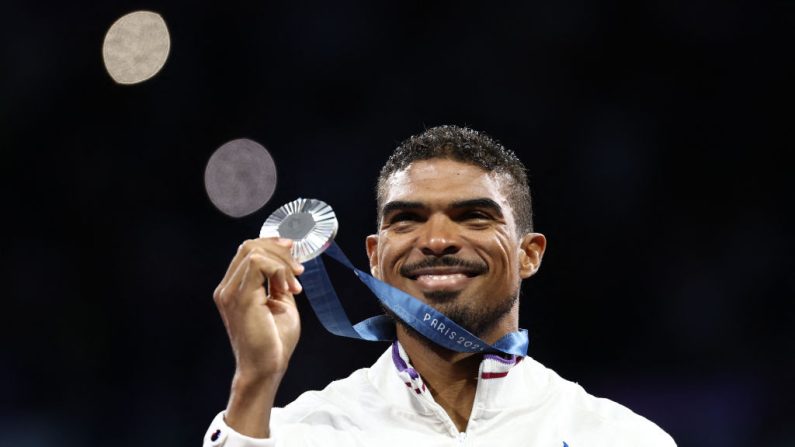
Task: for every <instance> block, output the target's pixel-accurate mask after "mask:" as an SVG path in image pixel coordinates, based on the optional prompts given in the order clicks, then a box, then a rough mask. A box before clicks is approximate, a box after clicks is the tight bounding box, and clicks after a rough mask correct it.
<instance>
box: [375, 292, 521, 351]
mask: <svg viewBox="0 0 795 447" xmlns="http://www.w3.org/2000/svg"><path fill="white" fill-rule="evenodd" d="M458 295H459V292H448V291H436V292H430V293H426V294H424V296H425V298H426V300H427V301H428V304H429V305H430V306H431V307H433V308H434V309H436V310H437V311H439V312H441V313H442V314H444V315H445V316H446V317H447V318H449V319H451V320H453V321H455V322H456V323H458V325H459V326H461V327H463V328H464V329H466V330H467V331H469V332H470V333H472V334H473V335H475V336H477V337H478V338H482V337H483V335H484V334H486V333H487V332H489V331H490V330H491V329H493V328H494V327H495V326H496V325H497V324H498V323H499V322H500V321H501V320H502V319H503V318H504V317H505V315H506V314H507V313H509V312H510V311H511V309H513V306H514V305H515V304H516V301H517V300H518V299H519V289H518V288H517V289H516V290H515V291H514V292H513V293H511V294H510V295H508V296H505V297H502V298H500V299H498V300H495V301H492V302H491V303H489V304H491V305H490V306H474V305H472V304H464V303H459V302H456V300H455V298H457V297H458ZM382 307H383V309H384V312H385V313H386V314H387V315H388V316H390V317H391V318H392V319H393V320H394V321H395V323H396V324H398V325H400V326H401V327H402V328H404V329H405V330H406V333H407V334H409V335H410V336H411V337H412V338H414V339H416V340H419V341H421V342H422V343H423V344H425V345H426V346H428V347H436V346H438V345H436V344H435V343H434V342H433V341H431V340H430V339H428V338H426V337H425V336H424V335H422V334H420V333H419V332H417V331H416V330H415V329H414V328H413V327H411V326H409V325H408V324H406V323H405V322H404V321H403V320H401V319H400V317H398V316H397V315H395V314H394V313H393V312H392V311H391V310H389V309H387V308H386V307H384V306H382Z"/></svg>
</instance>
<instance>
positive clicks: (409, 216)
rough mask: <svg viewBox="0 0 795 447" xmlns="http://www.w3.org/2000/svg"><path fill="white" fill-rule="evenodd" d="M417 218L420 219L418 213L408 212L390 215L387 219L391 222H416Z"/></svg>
mask: <svg viewBox="0 0 795 447" xmlns="http://www.w3.org/2000/svg"><path fill="white" fill-rule="evenodd" d="M419 220H420V216H419V214H417V213H409V212H404V213H398V214H395V215H394V216H392V217H391V218H390V219H389V221H390V222H392V223H397V222H412V221H413V222H417V221H419Z"/></svg>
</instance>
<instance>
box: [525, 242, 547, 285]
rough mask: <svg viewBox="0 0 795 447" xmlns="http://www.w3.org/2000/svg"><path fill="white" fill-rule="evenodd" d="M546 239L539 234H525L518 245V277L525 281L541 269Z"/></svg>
mask: <svg viewBox="0 0 795 447" xmlns="http://www.w3.org/2000/svg"><path fill="white" fill-rule="evenodd" d="M546 248H547V238H546V237H545V236H544V235H543V234H541V233H527V234H525V235H524V237H523V238H522V240H521V242H520V243H519V250H520V252H519V275H520V276H521V277H522V279H527V278H529V277H531V276H533V275H535V273H536V272H537V271H538V269H539V268H540V267H541V259H542V258H543V257H544V250H546Z"/></svg>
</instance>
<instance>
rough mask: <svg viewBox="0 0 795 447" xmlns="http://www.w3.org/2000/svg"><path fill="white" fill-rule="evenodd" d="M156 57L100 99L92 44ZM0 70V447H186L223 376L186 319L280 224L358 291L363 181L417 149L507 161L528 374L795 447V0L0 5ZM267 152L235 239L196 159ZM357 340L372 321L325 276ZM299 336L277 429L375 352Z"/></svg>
mask: <svg viewBox="0 0 795 447" xmlns="http://www.w3.org/2000/svg"><path fill="white" fill-rule="evenodd" d="M138 9H151V10H154V11H157V12H158V13H160V14H162V15H163V17H164V19H165V20H166V22H167V24H168V26H169V31H170V34H171V39H172V46H171V54H170V56H169V59H168V61H167V63H166V65H165V67H164V68H163V70H162V71H161V72H160V74H159V75H158V76H156V77H155V78H153V79H151V80H149V81H147V82H144V83H142V84H139V85H134V86H121V85H117V84H115V83H114V82H113V81H112V80H111V79H110V77H109V76H108V75H107V73H106V71H105V69H104V67H103V62H102V52H101V46H102V41H103V38H104V34H105V32H106V31H107V29H108V27H109V26H110V25H111V24H112V23H113V22H114V21H115V20H116V19H117V18H119V17H120V16H122V15H123V14H126V13H128V12H131V11H134V10H138ZM0 17H2V26H0V38H1V39H2V40H1V41H2V47H1V48H2V53H0V150H1V151H2V152H1V153H2V161H1V162H0V166H2V193H3V194H2V199H3V218H2V220H3V227H2V228H3V232H2V239H1V241H2V242H0V243H1V244H2V245H1V246H0V248H2V265H1V267H2V269H1V270H0V271H2V282H1V283H0V284H1V285H2V291H3V303H4V304H5V305H4V309H3V312H2V324H0V327H1V328H2V329H0V330H2V332H1V333H0V335H2V340H3V342H2V352H1V353H0V354H2V356H1V357H0V402H2V405H1V406H0V411H1V412H2V413H1V414H0V416H1V417H0V433H2V434H1V435H0V444H2V445H9V446H10V445H13V446H85V445H119V446H139V445H151V446H160V445H162V446H174V445H185V446H190V445H199V444H200V442H201V437H202V435H203V433H204V430H205V429H206V427H207V425H208V424H209V422H210V420H211V419H212V417H213V416H214V415H215V414H216V413H217V412H218V411H220V410H221V409H223V408H224V406H225V403H226V399H227V396H228V388H229V383H230V378H231V376H232V373H233V369H234V364H233V358H232V356H231V352H230V349H229V346H228V342H227V340H226V335H225V331H224V328H223V326H222V323H221V321H220V319H219V317H218V315H217V312H216V310H215V307H214V304H213V302H212V299H211V294H212V291H213V289H214V288H215V286H216V284H217V283H218V281H219V280H220V279H221V277H222V276H223V273H224V271H225V269H226V265H227V263H228V262H229V260H230V259H231V257H232V255H233V254H234V252H235V250H236V248H237V246H238V244H239V243H240V242H241V241H242V240H244V239H246V238H251V237H255V236H256V235H257V234H258V231H259V227H260V225H261V223H262V221H263V220H264V219H265V217H267V215H268V214H269V213H270V212H271V211H272V210H273V209H274V208H275V207H277V206H279V205H281V204H282V203H285V202H287V201H289V200H292V199H294V198H296V197H299V196H301V197H316V198H319V199H322V200H324V201H327V202H329V203H331V204H332V205H333V206H334V208H335V210H336V212H337V215H338V217H339V219H340V221H341V230H340V233H339V236H338V238H337V241H338V242H339V243H340V245H341V246H342V247H344V248H345V249H346V251H347V253H348V255H349V256H350V257H351V258H352V260H353V261H354V263H355V264H357V265H359V266H360V267H364V266H366V258H365V255H364V241H363V240H364V236H365V235H366V234H368V232H370V231H372V230H373V229H374V228H375V209H374V208H375V200H374V195H373V192H372V190H373V186H374V183H375V180H376V175H377V171H378V169H379V168H380V166H381V164H382V163H383V162H384V161H385V159H386V157H387V156H388V154H389V153H390V152H391V150H392V149H393V148H394V147H395V146H396V145H397V143H398V142H399V141H401V140H402V139H403V138H405V137H408V136H409V135H411V134H414V133H417V132H420V131H422V130H423V129H424V128H426V127H430V126H434V125H438V124H447V123H450V124H459V125H468V126H471V127H473V128H475V129H479V130H483V131H486V132H488V133H489V134H492V135H493V136H495V137H496V138H498V139H499V140H501V141H502V142H503V143H504V144H505V145H506V146H507V147H509V148H512V149H513V150H515V151H516V152H517V153H518V154H519V155H520V157H521V158H522V159H523V160H524V162H525V163H526V164H527V166H528V168H529V170H530V173H531V181H532V187H533V194H534V200H535V202H534V206H535V216H536V226H537V229H538V230H539V231H541V232H543V233H545V234H546V235H547V237H548V239H549V247H548V251H547V255H546V257H545V261H544V265H543V268H542V269H541V271H540V273H539V274H538V275H537V276H536V277H534V278H533V279H531V280H529V281H528V282H527V283H526V284H525V287H524V297H523V301H522V326H523V327H526V328H528V329H529V331H530V333H531V337H532V342H531V348H530V355H532V356H533V357H534V358H536V359H538V360H539V361H541V362H543V363H544V364H546V365H547V366H549V367H551V368H553V369H555V370H556V371H557V372H558V373H560V374H561V375H562V376H563V377H565V378H568V379H570V380H574V381H577V382H579V383H580V384H582V385H583V386H584V387H585V388H586V389H587V390H588V391H590V392H591V393H592V394H596V395H598V396H605V397H608V398H611V399H613V400H616V401H618V402H620V403H623V404H625V405H627V406H628V407H630V408H631V409H633V410H634V411H636V412H637V413H640V414H641V415H644V416H646V417H648V418H650V419H652V420H653V421H655V422H656V423H658V424H659V425H660V426H661V427H662V428H663V429H665V430H666V431H668V432H669V433H670V434H671V435H672V436H673V437H674V438H675V439H676V440H677V442H678V443H679V444H680V445H682V446H691V445H692V446H695V445H700V446H701V445H715V446H723V447H730V446H756V445H759V446H762V445H764V446H792V445H795V428H793V427H795V425H793V423H792V420H793V416H795V398H794V397H793V395H794V394H793V385H792V381H793V377H795V366H794V364H793V363H794V362H793V358H795V336H794V335H793V328H792V325H793V320H795V318H794V316H795V315H794V314H795V312H794V309H793V308H794V307H795V306H794V305H793V296H795V294H793V289H795V278H793V275H792V273H791V272H790V270H791V268H792V265H793V264H792V257H791V256H790V253H791V252H792V249H793V237H792V231H791V226H790V225H791V223H792V221H791V219H790V218H789V207H790V204H791V200H790V199H791V185H790V183H791V179H792V167H791V166H792V165H791V164H789V163H788V162H787V161H786V160H789V158H790V157H789V156H790V152H792V149H793V144H792V141H793V139H792V117H793V114H792V104H793V103H792V101H791V100H792V95H791V89H790V88H789V87H790V83H791V82H792V81H793V74H795V73H793V70H792V69H791V67H790V63H791V62H792V54H793V37H795V36H793V34H795V33H793V25H794V24H795V20H793V18H794V17H795V3H793V2H791V1H778V2H737V3H733V2H722V1H690V2H669V1H657V2H654V1H641V2H637V1H625V2H620V1H603V2H583V1H576V0H574V1H569V0H566V1H556V2H532V3H531V2H522V3H512V4H502V3H498V2H494V4H492V3H488V4H487V3H486V2H482V3H481V4H480V5H477V6H468V5H464V4H461V3H458V2H455V3H453V2H423V3H419V4H416V3H410V2H373V1H371V2H346V1H342V2H315V3H314V4H311V3H304V4H300V5H298V4H291V5H286V4H276V3H270V2H252V3H244V2H239V1H236V0H228V1H224V2H203V3H196V2H151V1H149V2H147V1H144V2H87V1H77V2H54V1H50V2H33V1H30V2H22V1H12V2H10V3H9V2H6V3H4V4H3V6H2V12H1V13H0ZM240 137H247V138H251V139H254V140H256V141H258V142H260V143H262V144H263V145H265V146H266V147H267V148H268V149H269V150H270V152H271V154H272V155H273V157H274V159H275V160H276V164H277V167H278V171H279V184H278V187H277V190H276V194H275V196H274V197H273V199H272V200H271V202H270V203H269V204H268V205H267V206H266V207H265V208H263V209H262V210H260V211H259V212H257V213H255V214H253V215H251V216H249V217H245V218H242V219H232V218H229V217H226V216H225V215H223V214H221V213H220V212H218V211H217V210H216V209H215V208H214V207H213V206H212V204H211V203H210V202H209V200H208V199H207V196H206V193H205V191H204V185H203V175H204V167H205V164H206V162H207V160H208V158H209V157H210V155H211V154H212V152H213V151H214V150H215V148H217V147H218V146H220V145H221V144H223V143H225V142H226V141H229V140H231V139H234V138H240ZM333 275H334V280H335V284H336V285H337V290H338V292H339V293H340V295H342V296H344V300H345V305H346V306H347V308H348V309H349V310H350V313H351V314H352V316H353V317H357V318H362V317H365V316H369V315H370V314H374V313H375V312H377V311H378V307H377V306H376V305H375V303H374V299H373V298H372V297H371V296H370V295H369V294H368V293H365V291H364V289H363V287H361V286H360V285H359V284H357V283H355V279H353V277H352V275H350V274H349V273H343V272H339V273H333ZM299 301H300V307H301V311H302V319H303V335H302V339H301V342H300V344H299V346H298V349H297V352H296V353H295V356H294V358H293V361H292V364H291V369H290V372H289V375H288V377H287V379H286V380H285V382H284V384H283V386H282V389H281V391H280V396H279V398H278V401H279V403H281V404H284V403H286V402H289V401H290V400H292V399H293V398H294V397H296V396H297V395H298V394H299V393H300V392H301V391H303V390H307V389H316V388H320V387H323V386H324V385H325V384H326V383H328V382H329V380H331V379H334V378H339V377H343V376H345V375H347V374H348V373H349V372H350V371H352V370H353V369H354V368H357V367H362V366H366V365H369V364H370V363H371V362H372V361H373V360H374V359H375V358H376V357H377V356H378V354H379V353H380V352H381V351H382V350H383V349H384V348H385V346H384V345H381V344H368V343H366V342H358V341H353V340H348V339H341V338H335V337H332V336H330V335H327V334H326V333H324V332H323V330H322V329H321V328H320V326H319V323H318V322H317V320H316V318H315V316H314V315H313V314H312V313H311V311H310V310H309V309H308V307H307V306H306V305H305V304H306V303H305V302H304V301H303V300H301V299H299Z"/></svg>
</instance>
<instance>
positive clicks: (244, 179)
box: [204, 138, 276, 217]
mask: <svg viewBox="0 0 795 447" xmlns="http://www.w3.org/2000/svg"><path fill="white" fill-rule="evenodd" d="M204 187H205V189H206V190H207V196H209V198H210V201H211V202H212V203H213V205H215V207H216V208H218V210H219V211H221V212H222V213H224V214H226V215H228V216H231V217H243V216H247V215H249V214H251V213H253V212H255V211H257V210H258V209H260V208H262V207H263V206H264V205H265V204H266V203H268V200H270V198H271V197H272V196H273V192H274V191H275V190H276V164H275V163H274V162H273V157H271V154H270V153H269V152H268V150H267V149H265V148H264V147H263V146H262V145H261V144H259V143H257V142H256V141H252V140H249V139H246V138H241V139H238V140H232V141H230V142H228V143H226V144H224V145H223V146H221V147H219V148H218V149H216V150H215V152H214V153H213V155H212V156H211V157H210V160H209V161H208V162H207V168H206V169H205V171H204Z"/></svg>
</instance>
